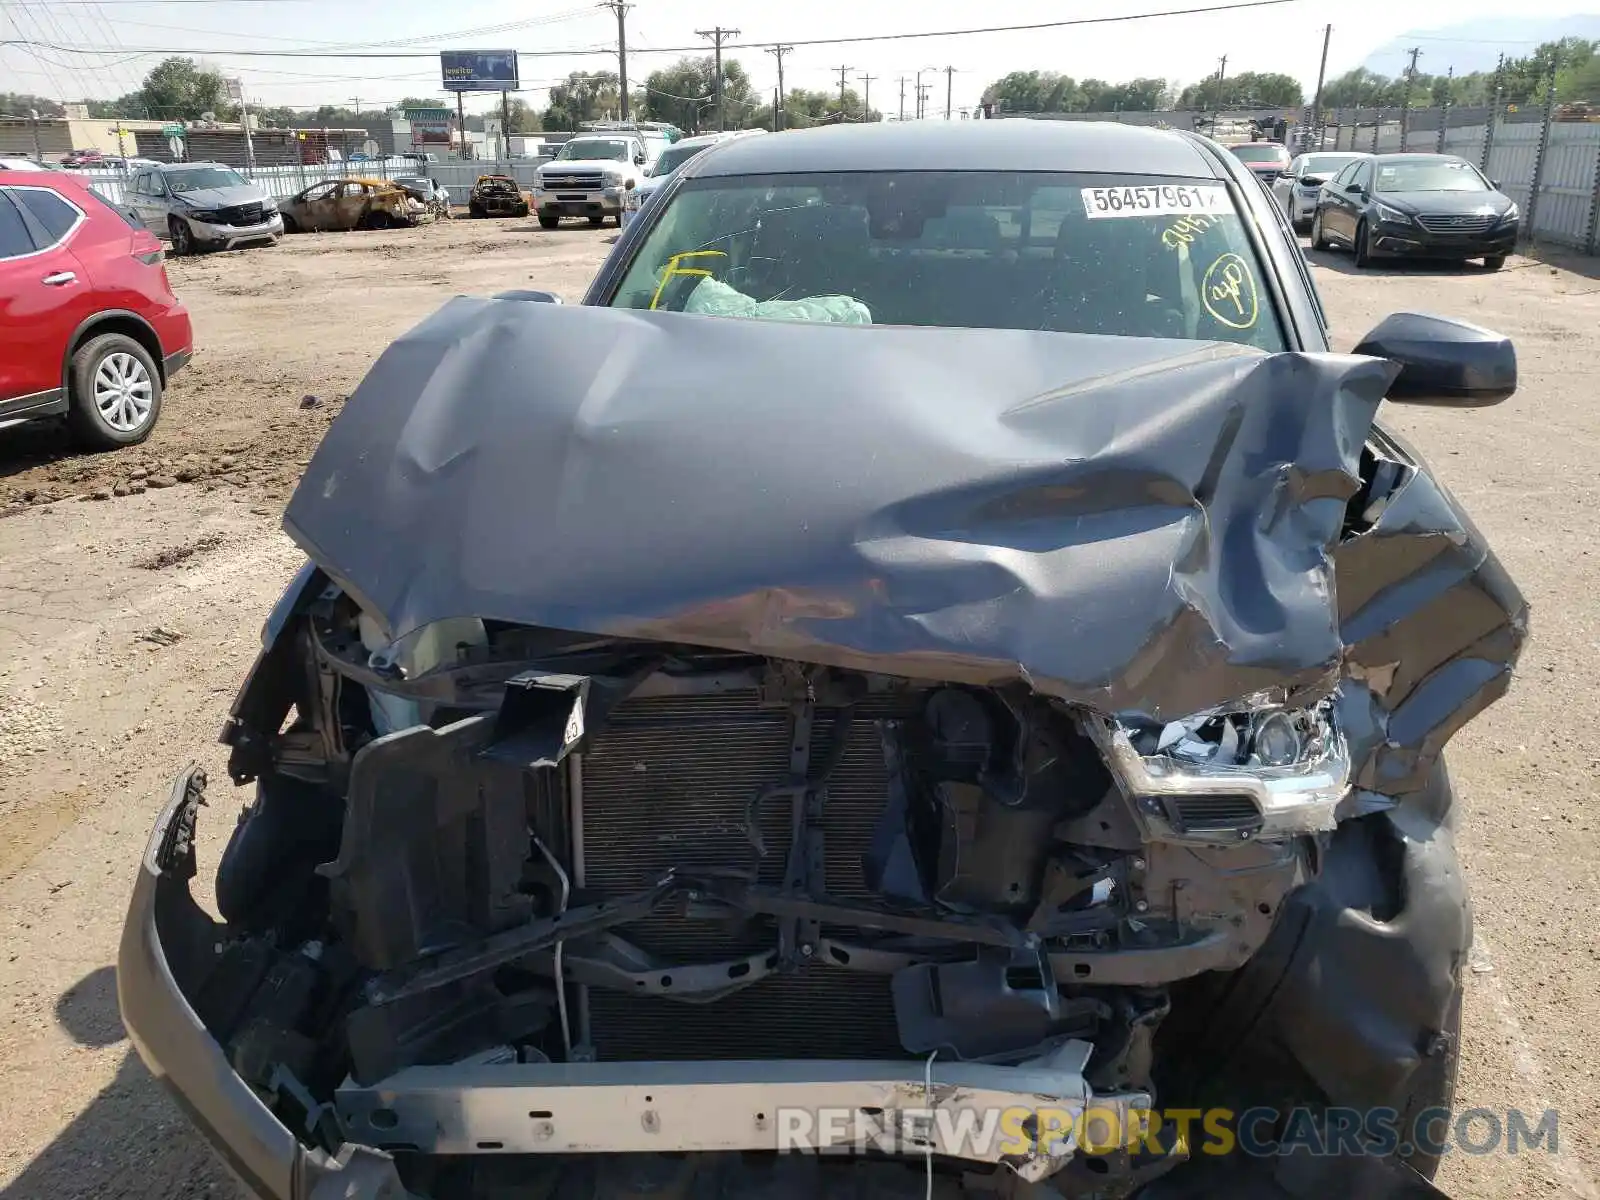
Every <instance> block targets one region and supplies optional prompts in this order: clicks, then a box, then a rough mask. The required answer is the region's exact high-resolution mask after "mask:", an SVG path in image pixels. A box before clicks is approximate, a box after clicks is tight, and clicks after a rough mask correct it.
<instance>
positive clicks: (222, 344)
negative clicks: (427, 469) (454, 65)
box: [0, 219, 617, 513]
mask: <svg viewBox="0 0 1600 1200" xmlns="http://www.w3.org/2000/svg"><path fill="white" fill-rule="evenodd" d="M616 233H617V230H616V229H614V228H609V227H608V228H607V229H604V230H591V229H588V228H586V227H583V226H579V225H575V224H573V223H571V222H568V223H567V224H566V225H565V226H563V227H562V228H561V229H560V230H559V231H556V232H547V231H545V230H542V229H540V228H539V226H538V224H537V223H536V222H534V221H532V220H528V219H523V220H509V219H508V220H484V221H473V220H466V219H459V220H453V221H447V222H441V223H439V224H436V225H430V226H425V227H423V228H421V229H408V230H399V231H395V232H392V233H358V234H355V235H351V234H341V233H328V234H305V235H301V236H297V237H291V238H285V239H284V240H283V241H281V242H280V243H279V244H278V245H277V246H275V247H273V248H271V249H252V250H236V251H232V252H230V253H227V254H208V255H204V256H201V257H198V258H169V259H168V260H167V274H168V276H169V277H170V278H171V280H172V287H173V290H174V291H176V292H177V293H178V295H179V296H181V297H182V298H183V299H184V301H185V303H186V304H187V305H188V306H189V310H190V313H191V314H192V316H193V319H194V323H195V351H196V352H195V357H194V362H193V363H192V364H191V365H190V366H189V367H188V368H187V369H186V370H185V371H184V372H183V373H182V374H181V375H180V376H178V377H177V379H176V380H175V381H174V382H175V383H176V384H177V386H175V387H174V388H173V389H172V391H171V392H170V393H169V395H168V397H167V399H166V400H165V402H164V404H163V409H164V411H163V413H162V416H161V421H160V423H159V424H158V425H157V426H156V431H155V433H154V434H153V435H152V436H151V438H150V440H149V441H148V442H146V443H145V444H144V445H142V446H137V447H133V448H132V449H129V450H124V451H121V452H119V453H117V454H110V455H75V454H73V453H71V450H70V447H69V446H68V445H67V442H66V438H65V435H64V433H63V432H62V431H61V430H59V429H55V428H50V427H47V426H40V427H37V428H34V427H27V426H24V427H20V428H17V429H13V430H7V431H6V439H5V443H4V444H3V445H0V513H6V512H9V511H13V510H15V509H16V508H19V507H24V506H29V505H36V504H39V503H43V502H48V501H51V500H59V499H64V498H67V497H71V496H84V495H87V496H98V495H100V494H101V493H104V494H105V495H106V496H107V497H113V493H116V490H117V489H118V488H122V489H123V490H124V491H126V492H130V493H137V492H140V491H143V490H146V489H147V488H149V487H152V486H153V487H156V488H160V487H162V486H171V484H173V483H184V482H190V481H199V482H201V484H202V487H204V486H206V485H209V486H212V487H214V488H215V487H237V488H241V489H243V490H244V492H245V494H247V495H249V496H251V497H254V498H255V499H256V500H258V501H265V502H266V503H268V504H276V505H278V506H279V507H281V502H282V501H283V500H285V499H287V497H288V494H289V492H290V490H291V489H292V488H293V487H294V484H295V481H296V480H297V479H299V477H300V471H301V468H303V467H304V466H305V463H306V461H307V459H309V458H310V457H311V452H312V451H313V450H314V449H316V446H317V443H318V442H319V441H321V440H322V434H323V431H324V430H325V429H327V427H328V422H329V421H331V420H332V419H333V417H334V414H336V413H337V412H338V410H339V406H340V404H341V403H342V402H343V400H344V397H345V396H346V395H348V394H349V392H350V390H351V389H352V388H354V387H355V385H356V384H357V383H358V382H360V380H361V377H362V376H363V375H364V374H366V371H367V368H368V367H369V366H371V364H372V360H373V358H374V357H376V355H377V353H378V352H379V351H380V350H381V349H382V348H383V347H384V346H386V345H387V344H388V343H389V342H390V341H391V340H393V339H394V337H395V336H396V335H398V334H400V333H402V332H403V331H404V330H406V329H407V328H409V327H410V326H412V325H414V324H415V323H416V322H417V319H418V318H419V317H421V316H423V315H424V314H425V313H428V312H430V311H432V310H433V309H434V308H436V307H437V306H438V304H439V302H440V301H441V300H442V299H443V298H444V297H447V296H452V295H457V294H462V293H468V294H490V293H493V292H497V291H503V290H506V289H509V288H519V287H520V288H526V287H531V286H539V287H543V288H547V289H549V290H562V289H565V291H564V294H563V299H567V300H570V301H573V302H576V301H577V300H578V299H580V298H581V296H582V294H583V289H584V287H585V286H586V285H587V284H588V282H589V277H590V275H591V274H593V271H594V266H595V264H596V262H597V261H598V258H597V255H598V254H599V253H600V252H602V251H604V250H605V249H606V245H605V243H606V242H607V241H609V240H611V239H612V238H614V237H615V236H616ZM536 280H538V281H542V282H540V283H538V284H535V283H534V281H536ZM113 498H115V497H113Z"/></svg>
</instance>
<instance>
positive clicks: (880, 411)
mask: <svg viewBox="0 0 1600 1200" xmlns="http://www.w3.org/2000/svg"><path fill="white" fill-rule="evenodd" d="M1393 374H1394V368H1393V367H1392V366H1391V365H1390V364H1388V363H1385V362H1381V361H1378V360H1375V359H1368V358H1357V357H1352V356H1342V355H1332V354H1272V355H1268V354H1262V353H1259V352H1256V351H1253V350H1248V349H1245V348H1241V347H1238V346H1232V345H1222V344H1213V343H1199V342H1181V341H1163V340H1154V339H1141V338H1116V337H1100V336H1089V335H1077V334H1058V333H1035V332H1019V331H1012V330H952V329H907V328H890V327H881V326H880V327H868V328H836V327H824V326H813V325H804V324H797V323H776V322H762V321H740V320H727V319H717V318H706V317H694V316H686V315H682V314H671V313H645V312H632V311H621V310H609V309H598V308H567V307H561V306H554V305H542V304H528V303H522V302H517V301H491V300H476V299H465V298H462V299H456V300H453V301H451V302H450V303H449V304H447V305H446V306H445V307H444V308H442V309H441V310H440V311H439V312H438V313H436V314H435V315H434V316H433V317H431V318H429V319H428V320H427V321H425V322H424V323H423V324H421V325H420V326H418V327H417V328H416V329H414V330H412V331H411V332H410V333H409V334H407V335H406V336H405V337H403V338H401V339H400V340H399V341H397V342H395V343H394V344H393V345H392V346H391V347H390V348H389V349H388V350H387V351H386V352H385V353H384V355H383V356H382V357H381V358H380V359H379V361H378V363H377V364H376V365H375V366H374V367H373V369H372V371H371V372H370V374H369V375H368V376H367V378H366V379H365V380H364V381H363V383H362V384H361V386H360V387H359V388H358V389H357V390H356V392H355V393H354V394H353V395H352V396H351V397H350V399H349V401H348V402H347V404H346V406H345V408H344V410H343V412H342V413H341V414H340V416H339V417H338V419H337V420H336V421H335V422H334V423H333V425H332V427H331V428H330V430H329V432H328V434H327V437H326V438H325V440H324V441H323V443H322V445H321V447H320V448H319V449H318V451H317V453H316V455H315V456H314V458H313V459H312V462H311V464H310V466H309V468H308V469H307V471H306V474H305V477H304V478H303V480H302V481H301V483H300V486H299V488H298V489H297V490H296V492H295V494H294V497H293V498H292V500H291V502H290V504H289V508H288V511H287V514H286V516H285V521H284V527H285V529H286V530H287V531H288V532H289V534H290V536H291V537H293V538H294V540H295V541H296V542H298V543H299V544H300V546H301V547H302V548H304V549H305V550H306V552H307V553H308V554H309V555H310V556H311V557H312V558H313V559H314V560H315V561H316V562H317V563H318V564H319V565H320V566H322V567H323V568H324V569H325V570H326V571H327V572H328V573H329V575H330V576H331V577H332V578H334V579H335V580H336V581H337V582H338V583H339V584H340V585H342V586H343V587H344V588H345V589H346V590H347V591H349V592H350V593H351V594H352V595H353V596H354V597H355V598H356V599H357V600H358V601H359V602H360V603H361V604H362V605H363V606H364V607H366V608H367V609H368V610H369V611H370V612H371V613H372V614H373V615H375V616H377V617H379V618H380V619H381V620H382V621H383V622H385V623H386V625H387V626H388V628H389V631H390V632H391V634H393V635H396V636H398V635H402V634H404V633H407V632H409V631H411V630H413V629H415V628H417V627H419V626H421V625H424V624H426V623H429V622H432V621H435V620H439V619H441V618H445V617H452V616H461V615H475V616H479V617H483V618H487V619H496V620H504V621H511V622H517V623H523V624H530V625H541V626H547V627H552V628H558V629H566V630H573V631H579V632H588V633H595V634H600V635H607V636H617V637H630V638H634V637H636V638H645V639H654V640H662V641H676V642H684V643H692V644H697V645H701V646H708V647H719V648H727V649H733V650H738V651H748V652H752V653H757V654H767V655H774V656H778V657H787V658H793V659H800V660H805V661H813V662H819V663H828V664H832V665H836V666H843V667H854V668H858V669H863V670H876V671H883V672H887V673H891V674H900V675H909V676H921V677H931V678H938V679H944V680H951V681H961V682H968V683H972V684H978V685H989V686H996V685H1001V684H1004V683H1007V682H1013V681H1015V682H1024V683H1026V684H1028V685H1030V686H1032V687H1033V688H1035V689H1036V690H1038V691H1040V692H1042V693H1045V694H1050V695H1055V696H1058V697H1061V698H1063V699H1066V700H1068V701H1071V702H1074V703H1078V704H1082V705H1085V706H1088V707H1092V708H1095V709H1097V710H1100V711H1105V712H1121V713H1143V714H1147V715H1151V716H1155V717H1176V716H1182V715H1186V714H1189V713H1192V712H1195V711H1197V710H1200V709H1203V708H1205V707H1207V706H1210V705H1214V704H1219V703H1222V702H1225V701H1229V700H1233V699H1237V698H1239V697H1241V696H1244V695H1247V694H1250V693H1254V692H1257V691H1260V690H1263V689H1281V690H1282V691H1284V692H1287V693H1289V694H1290V695H1291V696H1296V697H1299V698H1301V699H1305V698H1309V697H1311V696H1313V695H1322V694H1326V693H1327V692H1329V691H1330V690H1331V689H1332V687H1333V686H1334V684H1335V683H1336V681H1337V677H1338V671H1339V666H1340V661H1341V655H1342V652H1343V643H1342V642H1341V639H1340V634H1339V629H1338V618H1337V612H1336V606H1335V599H1334V578H1333V566H1332V564H1331V562H1330V558H1329V550H1330V548H1331V547H1332V546H1333V544H1334V543H1335V542H1336V540H1337V539H1338V537H1339V533H1340V529H1341V525H1342V522H1343V519H1344V514H1345V509H1346V502H1347V500H1348V499H1349V498H1350V497H1351V496H1352V495H1353V494H1354V492H1355V491H1356V489H1357V486H1358V477H1357V464H1358V456H1359V454H1360V450H1361V446H1362V442H1363V439H1364V437H1365V436H1366V434H1367V431H1368V429H1369V427H1370V425H1371V421H1372V418H1373V415H1374V412H1375V411H1376V408H1377V406H1378V403H1379V400H1380V398H1381V396H1382V395H1383V393H1384V391H1385V390H1386V388H1387V386H1388V384H1389V382H1390V380H1391V379H1392V377H1393Z"/></svg>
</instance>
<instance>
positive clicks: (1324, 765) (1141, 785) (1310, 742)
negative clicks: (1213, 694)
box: [1086, 701, 1350, 844]
mask: <svg viewBox="0 0 1600 1200" xmlns="http://www.w3.org/2000/svg"><path fill="white" fill-rule="evenodd" d="M1280 716H1287V717H1289V718H1291V719H1292V720H1294V721H1295V722H1296V723H1297V724H1298V725H1299V726H1300V727H1301V728H1302V729H1303V730H1304V731H1305V736H1304V737H1303V738H1302V742H1301V746H1300V753H1299V756H1298V758H1297V759H1296V761H1294V762H1291V763H1286V764H1283V765H1270V764H1267V763H1263V762H1261V761H1259V759H1250V760H1246V761H1238V759H1237V758H1235V760H1234V761H1217V760H1216V759H1213V760H1209V761H1201V760H1198V759H1190V758H1185V757H1182V756H1181V755H1180V754H1176V753H1173V752H1172V751H1173V745H1172V744H1170V743H1165V742H1162V738H1163V737H1164V736H1170V734H1169V733H1168V732H1167V731H1171V730H1173V729H1174V728H1175V727H1180V728H1187V729H1198V728H1199V727H1200V726H1202V725H1204V724H1205V723H1206V722H1208V721H1211V720H1212V719H1213V718H1218V719H1221V720H1223V721H1224V722H1244V723H1246V724H1247V726H1248V727H1249V728H1250V729H1251V730H1254V729H1257V728H1259V727H1260V726H1261V725H1262V724H1263V723H1264V722H1265V721H1266V720H1267V719H1269V718H1271V719H1276V718H1278V717H1280ZM1086 726H1087V730H1088V733H1089V736H1090V737H1091V738H1092V739H1093V740H1094V742H1095V744H1096V745H1097V746H1098V747H1099V749H1100V752H1101V755H1102V756H1103V757H1104V759H1105V761H1106V765H1107V766H1108V767H1109V768H1110V770H1111V773H1112V775H1113V777H1114V778H1115V779H1116V781H1117V784H1118V786H1119V787H1120V788H1121V789H1122V792H1123V794H1124V795H1125V796H1126V797H1127V798H1128V800H1129V801H1130V803H1131V804H1132V806H1133V808H1134V810H1135V813H1136V815H1137V817H1138V819H1139V821H1140V822H1141V824H1142V825H1143V826H1144V827H1145V829H1146V832H1147V833H1148V834H1149V836H1150V837H1151V838H1152V839H1154V840H1157V841H1184V842H1206V843H1221V844H1237V843H1238V842H1239V841H1240V840H1244V839H1252V840H1275V839H1279V840H1281V839H1283V838H1290V837H1298V836H1300V835H1302V834H1307V833H1319V832H1324V831H1327V830H1331V829H1333V828H1334V826H1335V825H1336V824H1337V823H1338V819H1337V810H1338V807H1339V804H1340V803H1341V802H1342V801H1343V800H1344V798H1345V796H1346V795H1347V794H1348V792H1349V790H1350V750H1349V746H1348V744H1347V742H1346V740H1345V736H1344V733H1343V731H1342V730H1341V729H1340V728H1339V725H1338V722H1337V720H1336V719H1335V717H1334V713H1333V706H1332V703H1331V701H1324V702H1323V703H1321V704H1319V705H1317V706H1316V707H1315V708H1311V709H1300V710H1287V709H1283V708H1272V707H1266V708H1253V707H1230V708H1226V709H1217V710H1213V711H1211V712H1206V713H1199V714H1196V715H1195V716H1194V717H1190V718H1186V719H1185V720H1183V721H1179V722H1173V723H1171V724H1169V725H1168V726H1166V727H1165V730H1164V731H1163V730H1154V729H1150V728H1145V729H1136V728H1132V727H1129V726H1127V725H1124V724H1123V723H1122V722H1120V721H1116V720H1112V719H1109V718H1105V717H1099V716H1094V717H1091V718H1090V719H1089V720H1088V721H1087V722H1086ZM1136 737H1137V739H1138V741H1139V743H1140V745H1136V744H1135V739H1136ZM1152 737H1153V738H1154V739H1155V740H1156V741H1157V742H1162V746H1161V748H1160V749H1156V750H1155V751H1154V752H1153V753H1151V752H1147V751H1149V750H1150V742H1151V740H1152ZM1141 747H1142V748H1141ZM1218 757H1219V758H1220V757H1221V756H1220V755H1219V756H1218ZM1196 797H1241V798H1247V799H1248V801H1249V802H1250V803H1251V804H1253V805H1254V807H1255V810H1256V819H1253V820H1251V821H1249V822H1247V823H1241V824H1236V825H1230V826H1227V827H1218V828H1206V829H1189V828H1185V827H1184V826H1183V823H1182V821H1181V820H1179V819H1175V817H1174V813H1181V812H1182V810H1183V804H1182V801H1184V800H1185V799H1193V798H1196ZM1167 801H1177V802H1178V803H1177V804H1176V805H1172V804H1168V803H1167Z"/></svg>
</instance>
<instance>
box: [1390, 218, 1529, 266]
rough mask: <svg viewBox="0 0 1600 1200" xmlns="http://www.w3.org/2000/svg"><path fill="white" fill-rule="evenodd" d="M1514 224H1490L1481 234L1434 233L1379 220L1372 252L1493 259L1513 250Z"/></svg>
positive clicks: (1415, 226)
mask: <svg viewBox="0 0 1600 1200" xmlns="http://www.w3.org/2000/svg"><path fill="white" fill-rule="evenodd" d="M1517 227H1518V222H1516V221H1510V222H1505V223H1502V224H1499V225H1492V226H1490V227H1489V228H1488V229H1487V230H1485V231H1484V232H1482V233H1434V232H1431V231H1430V230H1427V229H1424V228H1423V227H1422V226H1420V225H1418V224H1415V223H1414V222H1411V221H1406V222H1399V221H1380V222H1378V224H1377V225H1376V226H1375V227H1374V228H1373V231H1372V252H1373V253H1374V254H1375V255H1377V256H1379V257H1385V258H1462V259H1465V258H1485V257H1488V258H1494V257H1498V256H1499V255H1503V254H1511V253H1512V252H1514V251H1515V250H1516V247H1517Z"/></svg>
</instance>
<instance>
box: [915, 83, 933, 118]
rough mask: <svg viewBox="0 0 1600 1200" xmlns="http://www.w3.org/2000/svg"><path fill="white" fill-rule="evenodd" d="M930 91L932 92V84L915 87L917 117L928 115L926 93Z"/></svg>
mask: <svg viewBox="0 0 1600 1200" xmlns="http://www.w3.org/2000/svg"><path fill="white" fill-rule="evenodd" d="M931 91H933V84H931V83H921V84H918V85H917V115H918V116H919V117H926V116H927V115H928V93H929V92H931Z"/></svg>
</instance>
